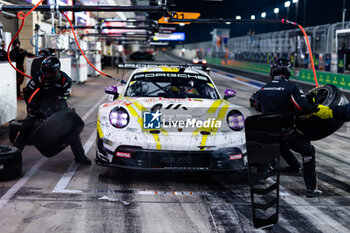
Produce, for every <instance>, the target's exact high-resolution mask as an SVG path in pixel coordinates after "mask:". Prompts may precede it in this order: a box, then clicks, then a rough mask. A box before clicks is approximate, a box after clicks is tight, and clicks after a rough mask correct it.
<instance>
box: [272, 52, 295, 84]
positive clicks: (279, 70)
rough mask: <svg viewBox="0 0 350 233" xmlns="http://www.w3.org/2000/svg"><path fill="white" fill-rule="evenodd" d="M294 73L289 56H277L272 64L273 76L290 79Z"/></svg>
mask: <svg viewBox="0 0 350 233" xmlns="http://www.w3.org/2000/svg"><path fill="white" fill-rule="evenodd" d="M291 74H292V70H291V63H290V61H289V59H288V58H284V57H281V58H277V59H275V60H274V61H273V63H272V64H271V69H270V76H271V78H273V77H275V76H279V75H280V76H282V77H284V78H287V79H289V77H290V76H291Z"/></svg>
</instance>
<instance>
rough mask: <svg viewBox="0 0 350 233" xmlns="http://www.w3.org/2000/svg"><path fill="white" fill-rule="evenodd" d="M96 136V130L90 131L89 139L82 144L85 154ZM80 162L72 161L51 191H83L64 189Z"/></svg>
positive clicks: (77, 192) (78, 192) (79, 192)
mask: <svg viewBox="0 0 350 233" xmlns="http://www.w3.org/2000/svg"><path fill="white" fill-rule="evenodd" d="M95 138H96V130H94V132H92V134H91V135H90V137H89V139H88V140H87V141H86V143H85V145H84V152H85V154H87V153H88V152H89V150H90V148H91V146H92V145H93V144H94V141H95ZM79 165H80V163H77V162H75V161H73V162H72V163H71V164H70V166H69V167H68V169H67V171H66V172H65V173H64V174H63V176H62V177H61V179H60V180H59V181H58V183H57V184H56V186H55V188H54V189H53V190H52V192H53V193H75V194H81V193H83V191H81V190H73V189H66V187H67V186H68V184H69V182H70V181H71V179H72V178H73V176H74V174H75V172H76V171H77V169H78V167H79Z"/></svg>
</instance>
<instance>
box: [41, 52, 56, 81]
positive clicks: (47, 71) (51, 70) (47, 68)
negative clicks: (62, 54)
mask: <svg viewBox="0 0 350 233" xmlns="http://www.w3.org/2000/svg"><path fill="white" fill-rule="evenodd" d="M60 69H61V62H60V60H59V59H58V58H57V57H53V56H50V57H47V58H45V59H44V60H43V61H42V62H41V66H40V70H41V72H42V73H43V74H44V76H45V77H48V78H50V77H55V76H56V75H57V74H58V73H59V71H60Z"/></svg>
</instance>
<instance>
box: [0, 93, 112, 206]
mask: <svg viewBox="0 0 350 233" xmlns="http://www.w3.org/2000/svg"><path fill="white" fill-rule="evenodd" d="M106 96H107V95H104V96H103V97H102V98H101V99H100V100H99V101H98V102H97V103H96V104H95V105H94V106H93V107H92V108H91V109H90V110H89V111H88V112H86V113H85V115H84V116H83V117H82V119H83V120H84V121H85V120H86V119H87V118H88V117H89V116H90V115H91V113H92V112H93V111H94V109H95V108H97V107H98V106H99V105H100V104H101V103H102V102H103V101H104V99H105V98H106ZM95 135H96V131H94V133H93V134H92V135H91V136H90V138H89V139H88V141H87V142H86V143H85V146H86V147H85V146H84V151H88V150H86V149H90V147H91V146H92V143H93V141H94V139H95V137H92V136H95ZM91 138H92V139H91ZM46 160H47V158H46V157H43V158H41V159H40V160H39V161H38V162H37V163H36V164H35V165H34V166H33V167H32V168H31V169H30V170H29V171H28V172H27V173H26V174H25V175H24V176H23V177H22V178H21V179H19V180H18V181H17V182H16V184H14V185H13V186H12V187H11V188H10V189H9V190H8V191H7V192H6V193H5V194H4V195H3V196H2V197H1V198H0V210H1V209H2V207H4V206H5V205H6V204H7V203H8V202H9V200H10V199H11V198H12V197H13V196H14V195H15V194H16V193H17V192H18V190H20V189H21V188H22V187H23V185H24V184H25V183H27V181H28V180H29V179H30V178H31V177H32V176H33V175H34V174H35V173H36V172H37V171H38V170H39V169H40V167H41V166H42V165H43V164H44V163H45V162H46ZM72 164H73V163H72ZM72 164H71V166H72ZM75 166H77V167H76V168H75V169H74V167H75ZM78 166H79V164H78V165H74V166H73V168H72V169H71V170H69V171H70V173H72V171H74V172H75V171H76V169H77V168H78ZM67 172H68V170H67ZM74 172H73V175H74ZM73 175H72V177H73ZM69 180H70V179H69Z"/></svg>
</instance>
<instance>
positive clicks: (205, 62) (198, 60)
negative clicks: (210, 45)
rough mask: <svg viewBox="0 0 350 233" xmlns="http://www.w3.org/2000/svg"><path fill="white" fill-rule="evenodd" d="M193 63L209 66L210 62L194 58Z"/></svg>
mask: <svg viewBox="0 0 350 233" xmlns="http://www.w3.org/2000/svg"><path fill="white" fill-rule="evenodd" d="M192 62H193V63H194V64H202V65H207V64H208V61H207V60H205V59H204V58H201V57H194V58H193V59H192Z"/></svg>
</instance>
